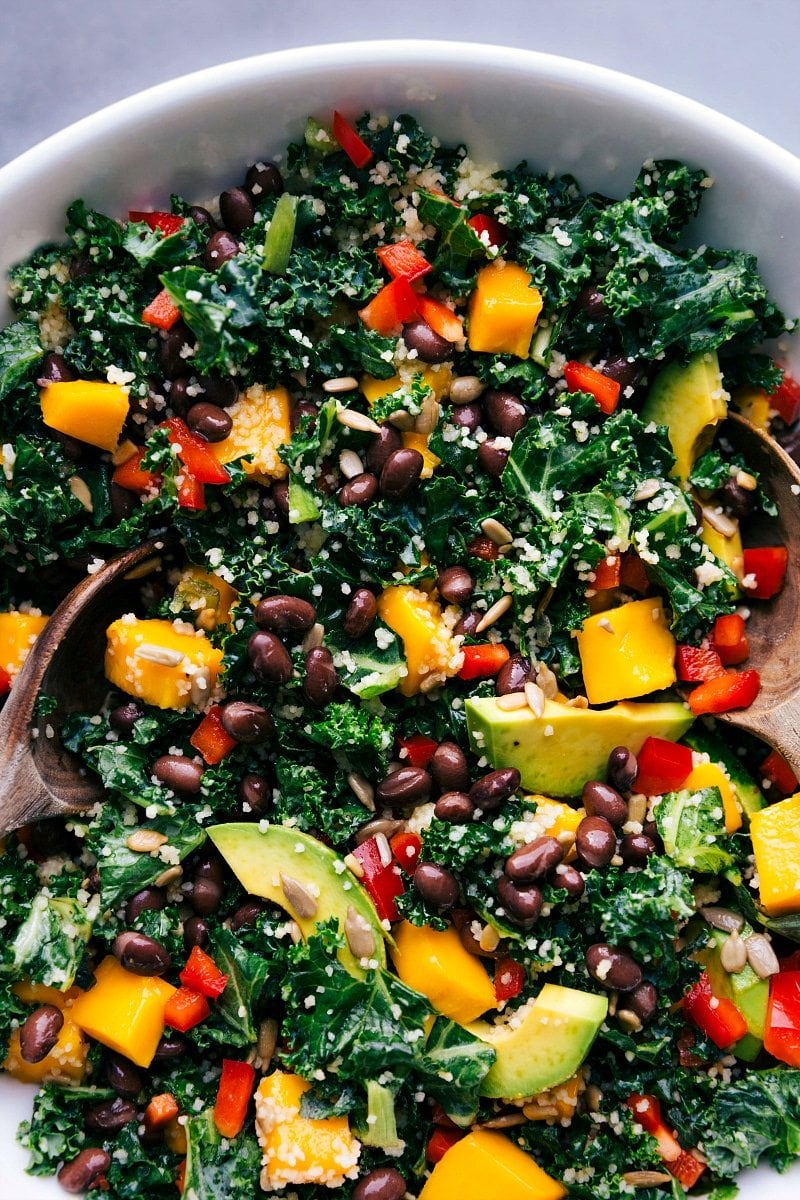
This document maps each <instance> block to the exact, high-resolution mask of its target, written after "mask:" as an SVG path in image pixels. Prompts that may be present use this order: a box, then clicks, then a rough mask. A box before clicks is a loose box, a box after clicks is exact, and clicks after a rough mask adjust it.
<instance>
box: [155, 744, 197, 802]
mask: <svg viewBox="0 0 800 1200" xmlns="http://www.w3.org/2000/svg"><path fill="white" fill-rule="evenodd" d="M153 774H154V775H155V777H156V779H158V780H159V781H160V782H161V783H163V784H164V785H165V787H168V788H172V790H173V791H174V792H183V793H185V794H186V795H187V796H194V795H197V793H198V792H199V791H200V788H201V786H202V783H203V768H202V767H201V766H200V764H199V763H196V762H194V761H193V760H192V759H191V758H186V756H185V755H180V754H162V755H161V757H160V758H157V759H156V761H155V762H154V763H153Z"/></svg>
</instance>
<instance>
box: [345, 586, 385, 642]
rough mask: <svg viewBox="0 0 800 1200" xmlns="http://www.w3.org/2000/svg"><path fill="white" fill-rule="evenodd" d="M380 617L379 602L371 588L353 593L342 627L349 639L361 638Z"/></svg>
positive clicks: (359, 589) (360, 589)
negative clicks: (377, 617)
mask: <svg viewBox="0 0 800 1200" xmlns="http://www.w3.org/2000/svg"><path fill="white" fill-rule="evenodd" d="M377 615H378V601H377V600H376V599H375V597H374V596H373V594H372V592H371V591H370V590H369V588H358V589H357V590H356V591H355V592H353V595H352V598H351V600H350V603H349V604H348V606H347V610H346V612H345V614H344V621H343V622H342V625H343V627H344V631H345V633H346V634H347V636H348V637H351V638H360V637H363V636H364V634H365V633H368V632H369V630H370V629H371V628H372V625H373V622H374V620H375V618H376V616H377Z"/></svg>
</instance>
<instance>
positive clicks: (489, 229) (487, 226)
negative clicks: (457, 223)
mask: <svg viewBox="0 0 800 1200" xmlns="http://www.w3.org/2000/svg"><path fill="white" fill-rule="evenodd" d="M467 224H468V225H469V227H470V229H474V230H475V232H476V233H477V235H478V237H479V238H480V239H481V241H482V242H485V241H486V240H487V239H488V242H489V245H490V246H494V248H495V249H496V250H500V249H502V247H503V246H505V245H506V243H507V242H508V230H507V229H506V227H505V225H504V224H503V223H502V221H498V220H497V218H496V217H490V216H489V215H488V214H487V213H475V216H474V217H470V219H469V220H468V221H467ZM484 234H486V238H484V236H483V235H484Z"/></svg>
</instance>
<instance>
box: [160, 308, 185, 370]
mask: <svg viewBox="0 0 800 1200" xmlns="http://www.w3.org/2000/svg"><path fill="white" fill-rule="evenodd" d="M184 346H194V334H192V333H190V331H189V330H188V329H187V328H186V326H185V325H184V324H183V322H182V321H181V322H179V323H178V324H177V325H173V326H172V329H168V330H167V331H166V333H162V335H161V338H160V340H159V343H158V361H159V364H160V366H161V370H162V371H163V372H164V375H165V376H166V378H167V379H177V378H178V377H179V376H181V375H185V374H186V364H187V358H186V354H185V353H183V354H182V353H181V351H182V350H183V348H184Z"/></svg>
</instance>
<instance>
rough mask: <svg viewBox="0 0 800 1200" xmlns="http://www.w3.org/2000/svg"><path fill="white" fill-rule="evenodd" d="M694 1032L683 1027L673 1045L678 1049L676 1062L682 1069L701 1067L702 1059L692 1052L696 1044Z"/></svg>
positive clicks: (687, 1027)
mask: <svg viewBox="0 0 800 1200" xmlns="http://www.w3.org/2000/svg"><path fill="white" fill-rule="evenodd" d="M696 1040H697V1039H696V1037H695V1033H694V1030H692V1029H690V1028H689V1026H688V1025H684V1027H683V1029H682V1030H681V1031H680V1033H679V1034H678V1036H677V1038H676V1041H675V1044H676V1046H677V1047H678V1062H679V1063H680V1065H681V1066H682V1067H702V1066H703V1065H704V1064H703V1059H702V1058H701V1057H700V1055H699V1054H697V1053H696V1052H695V1051H694V1050H693V1048H692V1047H693V1046H694V1044H695V1042H696Z"/></svg>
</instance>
